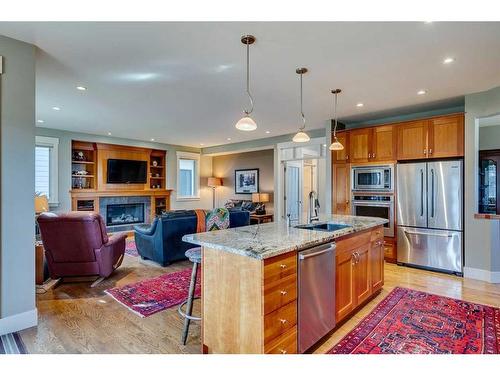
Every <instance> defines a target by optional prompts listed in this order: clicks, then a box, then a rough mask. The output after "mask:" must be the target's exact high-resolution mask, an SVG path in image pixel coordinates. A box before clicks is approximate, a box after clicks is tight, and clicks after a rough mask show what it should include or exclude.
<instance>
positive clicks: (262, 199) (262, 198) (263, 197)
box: [252, 193, 269, 203]
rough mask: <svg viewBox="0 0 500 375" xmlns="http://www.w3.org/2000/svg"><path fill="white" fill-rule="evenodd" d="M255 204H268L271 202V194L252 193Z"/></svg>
mask: <svg viewBox="0 0 500 375" xmlns="http://www.w3.org/2000/svg"><path fill="white" fill-rule="evenodd" d="M252 202H253V203H267V202H269V193H252Z"/></svg>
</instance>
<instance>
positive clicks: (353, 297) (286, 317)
mask: <svg viewBox="0 0 500 375" xmlns="http://www.w3.org/2000/svg"><path fill="white" fill-rule="evenodd" d="M386 222H387V220H385V219H380V218H371V217H355V216H344V215H332V216H329V217H326V218H323V220H321V221H320V222H319V223H314V224H313V225H314V226H315V227H314V228H313V227H311V226H307V225H305V226H302V227H301V228H296V227H289V226H287V225H286V223H282V222H274V223H266V224H258V225H250V226H246V227H239V228H233V229H226V230H221V231H213V232H205V233H198V234H190V235H185V236H184V237H183V240H184V241H186V242H190V243H193V244H197V245H200V246H202V250H203V251H202V254H203V261H202V279H201V280H202V281H201V282H202V350H203V352H204V353H282V354H286V353H297V351H298V341H297V318H298V317H297V314H298V299H297V296H298V287H297V285H298V281H299V280H298V267H297V258H298V252H300V251H301V250H305V249H309V248H313V247H315V246H318V245H320V246H321V245H323V244H329V243H330V244H332V243H335V244H336V255H335V258H334V259H335V260H332V262H334V263H335V264H332V265H331V267H332V268H334V269H335V270H336V273H335V278H334V280H332V282H331V285H329V286H328V288H329V290H331V293H335V296H334V299H335V303H334V304H332V311H331V314H332V315H331V317H332V318H334V320H335V321H336V322H337V324H338V323H339V322H341V321H342V320H343V319H345V318H346V317H348V316H349V315H350V313H351V312H352V311H354V310H355V309H356V308H357V307H358V306H361V305H362V304H364V303H365V302H367V301H368V300H369V299H370V297H372V296H373V295H375V294H376V293H377V292H378V291H379V290H380V289H381V288H382V285H383V267H384V266H383V256H384V250H383V235H384V233H383V225H384V224H385V223H386ZM332 296H333V294H332Z"/></svg>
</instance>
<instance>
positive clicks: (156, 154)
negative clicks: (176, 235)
mask: <svg viewBox="0 0 500 375" xmlns="http://www.w3.org/2000/svg"><path fill="white" fill-rule="evenodd" d="M78 159H81V160H78ZM108 159H125V160H138V161H145V162H147V171H148V174H147V181H146V183H143V184H141V183H137V184H109V183H108V182H107V178H106V176H107V162H108ZM153 164H156V165H153ZM166 166H167V152H166V151H165V150H154V149H149V148H143V147H131V146H123V145H111V144H104V143H91V142H81V141H72V157H71V171H72V173H71V181H72V184H71V187H72V188H71V190H70V194H71V200H72V209H73V210H76V211H86V212H89V211H95V212H99V200H100V198H101V197H118V196H120V197H122V196H128V197H132V196H147V197H150V199H151V220H152V219H153V218H154V216H156V215H159V214H161V213H162V212H163V211H166V210H169V209H170V192H171V191H170V190H168V189H166V188H165V184H166V179H165V176H166V170H167V168H166ZM79 171H86V172H87V173H88V174H86V175H77V174H75V173H77V172H79ZM80 173H81V172H80Z"/></svg>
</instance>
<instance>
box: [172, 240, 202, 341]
mask: <svg viewBox="0 0 500 375" xmlns="http://www.w3.org/2000/svg"><path fill="white" fill-rule="evenodd" d="M184 254H185V255H186V257H187V258H188V259H189V260H190V261H191V262H192V263H193V271H192V272H191V283H190V284H189V294H188V298H187V300H185V301H184V302H182V303H181V304H180V305H179V308H178V309H177V311H179V314H180V315H181V316H182V317H183V318H184V328H183V329H182V344H183V345H186V341H187V335H188V331H189V323H191V320H201V317H199V316H192V315H191V314H192V313H193V301H194V300H195V299H199V298H200V297H195V296H194V292H195V288H196V277H197V276H198V264H201V247H195V248H193V249H189V250H188V251H186V252H185V253H184ZM185 304H187V306H186V312H184V311H183V310H182V307H183V306H184V305H185Z"/></svg>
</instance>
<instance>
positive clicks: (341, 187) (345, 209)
mask: <svg viewBox="0 0 500 375" xmlns="http://www.w3.org/2000/svg"><path fill="white" fill-rule="evenodd" d="M350 174H351V165H350V164H346V163H340V164H334V165H333V173H332V177H333V184H332V187H333V197H332V203H333V204H332V206H333V207H332V212H333V213H335V214H339V215H348V214H350V212H351V205H350V202H349V199H350V194H351V187H350Z"/></svg>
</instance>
